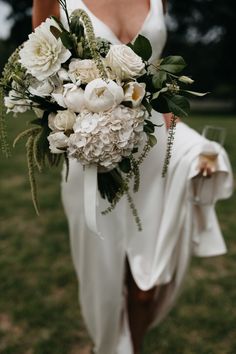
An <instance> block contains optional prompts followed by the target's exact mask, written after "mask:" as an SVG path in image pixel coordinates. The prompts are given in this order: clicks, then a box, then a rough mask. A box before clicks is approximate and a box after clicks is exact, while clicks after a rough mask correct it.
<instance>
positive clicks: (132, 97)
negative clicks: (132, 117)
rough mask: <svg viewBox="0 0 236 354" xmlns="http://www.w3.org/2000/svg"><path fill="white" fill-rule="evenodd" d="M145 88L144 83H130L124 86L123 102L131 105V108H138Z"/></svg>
mask: <svg viewBox="0 0 236 354" xmlns="http://www.w3.org/2000/svg"><path fill="white" fill-rule="evenodd" d="M145 87H146V85H145V84H144V83H140V84H139V83H138V82H135V81H131V82H129V83H128V84H126V85H125V86H124V93H125V98H124V101H128V102H131V103H132V107H138V106H140V104H141V102H142V100H143V97H144V96H145Z"/></svg>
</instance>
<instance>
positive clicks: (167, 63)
mask: <svg viewBox="0 0 236 354" xmlns="http://www.w3.org/2000/svg"><path fill="white" fill-rule="evenodd" d="M159 67H160V69H162V70H165V71H167V72H170V73H172V74H176V73H179V72H180V71H182V70H183V69H184V68H185V67H186V63H185V61H184V59H183V58H182V57H180V56H177V55H176V56H175V55H173V56H169V57H166V58H164V59H163V60H162V61H161V63H160V66H159Z"/></svg>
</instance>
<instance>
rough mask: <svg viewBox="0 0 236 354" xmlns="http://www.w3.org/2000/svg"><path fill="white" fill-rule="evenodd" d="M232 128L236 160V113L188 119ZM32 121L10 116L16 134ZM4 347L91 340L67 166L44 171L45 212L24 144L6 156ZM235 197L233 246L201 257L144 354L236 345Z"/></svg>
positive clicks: (226, 215)
mask: <svg viewBox="0 0 236 354" xmlns="http://www.w3.org/2000/svg"><path fill="white" fill-rule="evenodd" d="M189 124H190V125H191V126H193V127H195V128H196V129H199V130H201V128H202V127H203V126H204V125H205V124H216V125H221V126H225V127H226V128H227V133H228V134H227V142H226V148H227V150H228V152H229V154H230V156H231V161H232V164H233V166H236V154H235V153H234V151H236V134H235V126H236V119H235V117H232V116H231V117H230V116H209V117H207V116H205V117H203V116H201V117H194V118H192V119H189ZM25 125H26V123H25V122H23V119H22V118H10V117H9V128H10V129H11V130H12V134H11V136H10V140H11V141H12V139H13V137H14V136H15V135H16V133H17V131H20V130H21V129H22V128H23V127H24V126H25ZM0 171H1V178H0V353H1V354H79V353H82V352H81V350H82V348H83V347H85V346H86V345H88V344H89V343H90V341H89V338H88V335H87V333H86V330H85V328H84V325H83V320H82V318H81V314H80V310H79V307H78V304H77V281H76V277H75V273H74V270H73V267H72V262H71V258H70V251H69V243H68V232H67V225H66V220H65V217H64V215H63V211H62V207H61V202H60V169H58V170H54V171H46V172H45V173H44V174H42V175H41V176H40V179H39V191H40V193H39V194H40V206H41V216H40V217H36V216H35V214H34V210H33V208H32V204H31V196H30V191H29V185H28V179H27V170H26V163H25V156H24V144H23V143H19V146H18V147H17V149H15V150H14V151H13V156H12V157H11V159H9V160H6V159H4V158H1V161H0ZM235 207H236V197H233V198H231V199H230V200H229V201H227V202H223V203H219V205H218V212H219V218H220V222H221V226H222V229H223V232H224V235H225V237H226V240H227V245H228V248H229V253H228V255H227V256H224V257H217V258H211V259H194V260H193V262H192V266H191V269H190V271H189V274H188V278H187V281H186V285H185V289H184V291H183V294H182V295H181V297H180V299H179V301H178V306H177V307H176V308H175V309H174V310H173V311H172V312H171V313H170V315H169V316H168V318H167V319H166V320H165V322H164V323H163V324H162V325H161V326H160V327H159V328H158V329H156V330H153V331H152V332H150V334H149V335H148V336H147V339H146V341H145V347H144V353H145V354H178V353H179V354H180V353H181V354H226V353H227V354H235V353H236V306H235V304H236V283H235V280H236V266H235V261H236V239H235V234H236V214H235V212H234V210H235Z"/></svg>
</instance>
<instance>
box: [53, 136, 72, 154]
mask: <svg viewBox="0 0 236 354" xmlns="http://www.w3.org/2000/svg"><path fill="white" fill-rule="evenodd" d="M48 141H49V149H50V151H51V152H52V153H53V154H62V153H63V152H65V151H66V149H67V146H68V137H67V136H66V135H65V134H64V133H63V132H56V133H51V134H49V136H48Z"/></svg>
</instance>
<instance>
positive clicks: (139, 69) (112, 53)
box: [106, 44, 145, 80]
mask: <svg viewBox="0 0 236 354" xmlns="http://www.w3.org/2000/svg"><path fill="white" fill-rule="evenodd" d="M106 64H107V66H108V67H110V68H111V70H112V71H113V72H114V73H115V74H116V76H117V77H118V78H120V79H121V80H127V79H132V78H134V77H138V76H141V75H142V74H143V73H144V67H145V65H144V63H143V61H142V59H141V58H140V57H139V56H138V55H137V54H135V53H134V51H133V50H132V49H131V48H130V47H128V46H127V45H125V44H114V45H111V47H110V50H109V52H108V53H107V56H106Z"/></svg>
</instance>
